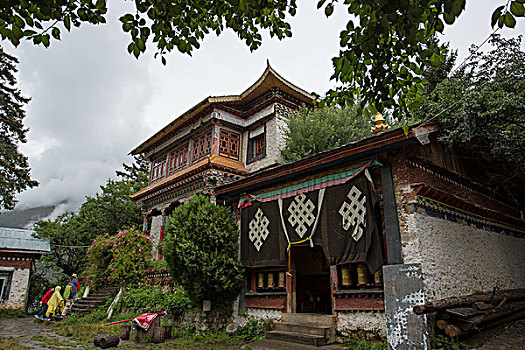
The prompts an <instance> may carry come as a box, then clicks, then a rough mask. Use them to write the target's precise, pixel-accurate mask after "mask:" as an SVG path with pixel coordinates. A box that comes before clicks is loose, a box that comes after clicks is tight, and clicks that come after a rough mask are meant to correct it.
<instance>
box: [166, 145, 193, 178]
mask: <svg viewBox="0 0 525 350" xmlns="http://www.w3.org/2000/svg"><path fill="white" fill-rule="evenodd" d="M187 164H188V145H185V146H183V147H179V148H178V149H176V150H175V151H173V152H171V154H170V160H169V173H170V174H172V173H174V172H175V171H177V170H179V169H182V168H184V167H186V165H187Z"/></svg>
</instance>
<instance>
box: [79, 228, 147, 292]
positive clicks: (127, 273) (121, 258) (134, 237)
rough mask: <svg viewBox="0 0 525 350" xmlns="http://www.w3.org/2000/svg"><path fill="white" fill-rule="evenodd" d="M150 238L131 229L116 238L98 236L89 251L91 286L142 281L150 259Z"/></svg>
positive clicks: (88, 271) (115, 236) (120, 232)
mask: <svg viewBox="0 0 525 350" xmlns="http://www.w3.org/2000/svg"><path fill="white" fill-rule="evenodd" d="M152 248H153V243H152V241H151V238H149V237H148V236H145V235H144V234H143V233H142V232H139V231H137V230H135V229H133V228H131V229H129V230H122V231H119V232H118V233H117V234H116V235H113V236H112V235H109V234H107V233H106V234H104V235H100V236H97V237H96V238H95V239H94V240H93V244H92V245H91V247H89V249H88V261H89V267H88V270H87V274H88V278H89V279H90V283H91V284H95V285H103V284H106V283H107V284H110V283H113V282H125V283H133V282H137V281H140V280H142V278H143V277H144V275H145V273H146V269H147V268H148V267H149V263H150V261H151V260H152V259H153V253H152V252H151V251H152Z"/></svg>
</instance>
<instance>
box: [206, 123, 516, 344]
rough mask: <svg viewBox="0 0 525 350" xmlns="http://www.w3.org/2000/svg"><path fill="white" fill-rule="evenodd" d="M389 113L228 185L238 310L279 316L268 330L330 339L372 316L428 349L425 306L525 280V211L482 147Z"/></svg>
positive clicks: (403, 340) (221, 191)
mask: <svg viewBox="0 0 525 350" xmlns="http://www.w3.org/2000/svg"><path fill="white" fill-rule="evenodd" d="M383 121H384V120H383V119H382V118H381V116H378V117H376V125H375V126H374V127H373V131H374V132H376V134H375V135H373V136H371V137H369V138H366V139H363V140H361V141H358V142H355V143H352V144H348V145H346V146H342V147H339V148H337V149H334V150H330V151H326V152H322V153H320V154H316V155H313V156H310V157H308V158H305V159H302V160H300V161H297V162H294V163H290V164H285V165H279V166H274V167H272V168H267V169H261V170H260V171H258V172H256V173H253V174H250V175H248V176H247V177H245V178H243V179H240V180H238V181H236V182H232V183H229V184H225V185H222V186H220V187H218V188H216V189H215V194H216V196H217V203H219V204H223V205H230V206H232V208H238V209H236V210H237V214H238V216H239V217H240V220H241V225H240V244H241V260H242V262H243V265H244V266H245V267H246V270H247V272H246V284H245V287H244V292H243V293H242V297H241V299H240V302H239V303H240V305H239V309H242V310H246V313H247V314H248V315H250V316H252V317H255V318H263V319H273V320H275V321H276V322H275V323H274V325H275V330H274V331H271V332H268V333H267V338H274V339H279V340H287V339H298V340H299V341H301V342H307V341H308V342H310V344H313V345H318V344H323V343H325V342H330V341H333V338H334V334H335V330H337V331H339V332H342V333H344V332H348V331H352V330H359V329H361V330H363V329H364V330H370V331H375V332H378V333H379V334H381V335H387V340H388V344H389V349H396V350H398V349H428V348H429V340H430V334H429V333H428V331H427V330H428V329H429V327H427V326H428V322H427V318H426V315H421V316H418V315H416V314H414V312H413V310H412V308H413V306H415V305H419V304H423V303H424V302H425V301H430V300H436V299H441V298H445V297H454V296H459V295H466V294H472V293H474V292H475V291H492V290H494V288H498V289H517V288H525V254H524V252H525V230H524V227H525V225H524V223H525V222H524V220H523V217H522V215H521V212H520V210H519V207H518V206H517V205H516V203H513V202H512V201H511V200H509V198H506V197H505V196H502V195H501V194H499V193H498V192H496V191H493V190H492V189H490V188H487V187H485V186H483V185H481V184H480V183H478V182H476V181H474V180H473V179H474V178H475V176H478V175H479V173H478V172H479V169H480V168H479V165H480V163H479V162H478V161H477V160H476V155H475V154H468V153H466V152H465V153H464V154H459V153H458V152H456V151H455V150H453V149H447V148H446V147H444V146H443V145H442V144H440V143H439V142H438V140H437V135H438V134H439V127H438V125H437V124H427V125H416V126H413V127H410V129H409V132H408V134H405V133H404V131H403V130H402V129H396V130H387V129H388V128H386V127H385V126H384V124H382V123H383ZM481 165H482V166H489V165H488V164H481ZM517 188H519V185H518V187H517ZM521 191H523V189H521ZM313 325H315V327H313ZM305 333H308V334H305Z"/></svg>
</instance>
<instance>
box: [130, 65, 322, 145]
mask: <svg viewBox="0 0 525 350" xmlns="http://www.w3.org/2000/svg"><path fill="white" fill-rule="evenodd" d="M275 86H280V87H283V88H284V89H285V90H287V92H289V93H291V94H292V95H294V96H295V97H297V98H299V99H300V100H302V101H304V102H306V103H308V104H311V103H312V101H313V100H314V98H315V97H314V96H313V95H311V94H309V93H308V92H306V91H305V90H303V89H301V88H299V87H297V86H295V85H294V84H292V83H291V82H289V81H288V80H286V79H284V78H283V77H282V76H281V75H280V74H279V73H277V72H276V71H275V70H274V69H273V68H272V67H271V66H270V63H269V62H268V63H267V67H266V69H265V70H264V72H263V74H262V76H261V77H260V78H259V79H258V80H257V81H256V82H255V83H254V84H252V85H251V86H250V87H249V88H248V89H246V90H245V91H244V92H243V93H241V94H240V95H229V96H209V97H206V98H205V99H204V100H202V101H201V102H199V103H198V104H196V105H195V106H193V107H192V108H190V109H189V110H187V111H186V112H184V113H183V114H182V115H180V116H179V117H177V118H175V119H174V120H173V121H172V122H171V123H169V124H168V125H166V126H165V127H164V128H162V129H160V130H159V131H158V132H156V133H155V134H154V135H153V136H152V137H150V138H149V139H147V140H146V141H144V142H142V143H141V144H140V145H139V146H137V147H135V148H134V149H133V150H132V151H131V152H130V154H132V155H136V154H140V153H144V152H146V151H147V149H148V148H150V147H151V146H153V145H154V144H155V143H156V142H157V141H159V140H161V139H162V138H163V137H164V136H165V135H166V134H168V133H169V132H171V131H173V130H175V129H176V128H177V127H179V126H180V125H182V124H183V123H184V122H186V121H188V120H189V119H191V118H193V117H194V116H196V115H197V114H199V113H200V112H201V111H203V110H204V109H206V108H207V107H209V106H211V105H212V104H214V103H223V104H231V103H243V102H247V101H250V100H252V99H254V98H256V97H257V96H259V95H261V94H262V93H263V92H265V91H268V89H270V88H272V87H275Z"/></svg>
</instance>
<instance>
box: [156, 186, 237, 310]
mask: <svg viewBox="0 0 525 350" xmlns="http://www.w3.org/2000/svg"><path fill="white" fill-rule="evenodd" d="M237 240H238V237H237V223H236V221H235V218H234V217H233V215H232V214H231V212H230V211H229V210H228V208H225V207H222V206H218V205H214V204H212V203H211V202H210V201H209V199H208V198H207V197H204V196H202V195H196V196H193V197H192V198H191V199H190V200H189V201H188V202H187V203H185V204H183V205H181V206H179V207H177V208H175V210H174V211H173V213H172V214H171V215H170V217H169V219H168V223H167V225H166V236H165V239H164V241H163V245H162V251H163V255H164V259H166V261H167V262H168V265H169V270H170V274H171V276H173V279H175V280H176V281H177V282H179V283H180V284H181V285H182V287H183V288H184V289H185V290H186V291H187V293H188V297H189V298H190V299H191V301H192V302H193V304H194V305H202V301H203V300H211V301H212V305H214V308H218V307H219V306H221V305H228V303H229V302H231V301H232V300H233V299H234V298H235V297H236V296H237V293H238V292H239V290H240V283H241V281H242V268H241V265H240V262H239V259H238V256H237V255H238V249H239V247H238V242H237Z"/></svg>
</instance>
